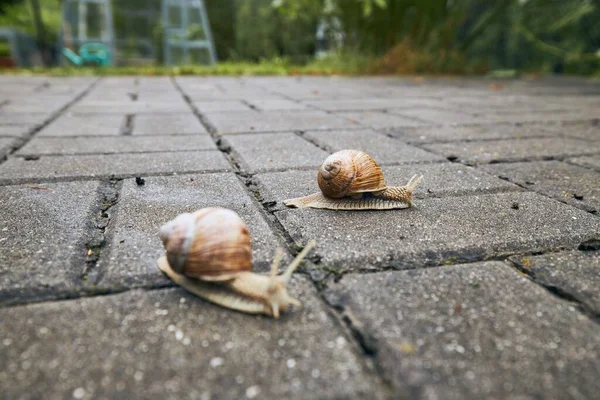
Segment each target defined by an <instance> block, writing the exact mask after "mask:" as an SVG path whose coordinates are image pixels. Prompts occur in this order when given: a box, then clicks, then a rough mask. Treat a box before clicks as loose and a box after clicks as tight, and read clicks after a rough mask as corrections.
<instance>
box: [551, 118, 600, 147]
mask: <svg viewBox="0 0 600 400" xmlns="http://www.w3.org/2000/svg"><path fill="white" fill-rule="evenodd" d="M544 129H547V130H549V131H552V132H556V133H558V134H561V135H565V136H569V137H574V138H578V139H585V140H590V141H593V142H598V141H600V120H598V119H596V120H591V121H581V122H580V121H578V122H575V123H558V124H547V125H546V126H545V127H544Z"/></svg>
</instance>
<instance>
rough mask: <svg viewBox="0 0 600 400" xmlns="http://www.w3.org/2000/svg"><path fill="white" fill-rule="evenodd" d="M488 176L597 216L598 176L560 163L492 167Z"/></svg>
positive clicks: (599, 181) (599, 208) (599, 189)
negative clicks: (501, 179)
mask: <svg viewBox="0 0 600 400" xmlns="http://www.w3.org/2000/svg"><path fill="white" fill-rule="evenodd" d="M482 168H483V169H484V170H486V171H488V172H489V173H491V174H493V175H496V176H502V177H505V178H508V179H509V180H510V181H512V182H516V183H518V184H519V185H522V186H524V187H527V188H528V189H530V190H534V191H536V192H538V193H541V194H545V195H547V196H551V197H553V198H555V199H557V200H559V201H562V202H565V203H568V204H570V205H572V206H575V207H578V208H581V209H583V210H586V211H592V212H600V173H598V172H594V171H591V170H589V169H586V168H582V167H578V166H575V165H570V164H567V163H564V162H560V161H537V162H529V163H508V164H493V165H486V166H483V167H482Z"/></svg>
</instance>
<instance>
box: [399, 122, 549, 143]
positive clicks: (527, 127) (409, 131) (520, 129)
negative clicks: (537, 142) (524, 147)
mask: <svg viewBox="0 0 600 400" xmlns="http://www.w3.org/2000/svg"><path fill="white" fill-rule="evenodd" d="M389 133H390V134H391V135H393V136H395V137H398V138H399V139H402V140H404V141H406V142H408V143H412V144H421V143H435V142H454V141H473V140H490V139H507V138H514V139H520V138H528V137H545V136H558V134H557V132H551V131H548V130H546V129H545V127H544V125H541V124H488V125H462V126H461V125H459V126H452V125H444V126H435V127H423V128H401V129H396V130H392V131H390V132H389Z"/></svg>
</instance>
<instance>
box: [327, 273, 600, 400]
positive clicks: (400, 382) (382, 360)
mask: <svg viewBox="0 0 600 400" xmlns="http://www.w3.org/2000/svg"><path fill="white" fill-rule="evenodd" d="M333 291H334V293H330V294H329V296H330V297H331V298H338V299H342V300H341V302H342V306H343V307H344V310H345V311H346V313H347V314H348V315H350V318H351V320H352V322H353V324H354V325H355V327H357V328H358V329H359V330H360V331H361V336H362V337H363V338H370V342H373V343H374V344H372V346H374V347H375V350H374V351H375V352H376V359H377V362H378V364H379V365H380V367H381V368H382V369H383V371H384V374H385V376H386V377H387V378H388V379H389V380H390V381H391V382H392V385H393V386H394V388H395V389H396V393H395V398H424V399H438V398H443V399H461V400H462V399H482V398H485V399H507V398H510V399H534V398H544V399H564V398H572V399H587V398H593V397H594V396H595V393H597V392H598V390H600V382H599V381H598V378H597V377H598V373H600V366H599V364H598V362H597V360H598V357H599V356H600V336H599V335H598V326H597V325H596V324H594V323H593V322H592V321H591V320H589V319H588V318H587V317H586V316H584V315H582V314H581V313H579V312H578V311H576V310H575V308H574V307H572V306H571V305H570V304H569V303H567V302H564V301H562V300H560V299H558V298H556V297H554V296H553V295H551V294H550V293H548V292H547V291H545V290H544V289H543V288H541V287H539V286H536V285H535V284H533V283H531V282H529V281H528V280H527V279H526V278H524V277H522V276H520V275H519V274H518V273H516V272H515V271H511V269H510V268H509V267H508V266H507V265H505V264H503V263H500V262H488V263H476V264H469V265H457V266H452V267H441V268H431V269H427V270H420V271H405V272H384V273H377V274H367V275H349V276H345V277H344V278H343V279H342V281H341V282H340V283H339V284H337V285H335V286H334V287H333Z"/></svg>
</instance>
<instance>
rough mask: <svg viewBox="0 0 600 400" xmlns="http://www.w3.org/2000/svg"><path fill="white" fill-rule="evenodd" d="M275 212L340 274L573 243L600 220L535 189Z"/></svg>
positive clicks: (587, 235) (584, 237)
mask: <svg viewBox="0 0 600 400" xmlns="http://www.w3.org/2000/svg"><path fill="white" fill-rule="evenodd" d="M515 205H516V206H517V208H516V209H515ZM276 216H277V218H278V219H279V220H280V222H281V224H282V225H283V226H284V228H285V229H286V230H287V231H288V233H289V234H290V236H291V237H292V239H294V240H297V241H301V242H302V243H304V242H305V241H307V240H309V239H315V240H316V241H317V248H316V250H315V252H316V253H318V254H319V255H320V256H321V257H322V259H321V262H322V263H323V264H324V265H327V266H332V267H335V269H336V270H338V271H340V270H350V269H372V268H374V267H377V268H379V267H393V268H414V267H422V266H424V265H439V264H443V263H456V262H466V261H472V260H481V259H487V258H490V257H497V256H499V255H503V254H510V253H517V252H525V251H526V252H537V251H548V250H550V249H556V248H574V247H577V245H578V244H579V243H581V242H582V241H585V240H589V239H592V238H594V237H595V236H597V234H598V233H597V232H598V230H599V229H600V219H599V218H597V217H595V216H593V215H591V214H589V213H587V212H585V211H582V210H578V209H576V208H574V207H570V206H568V205H565V204H562V203H559V202H557V201H555V200H551V199H548V198H546V197H543V196H540V195H538V194H535V193H495V194H486V195H476V196H460V197H444V198H439V199H438V198H434V199H423V200H420V201H418V202H416V206H415V207H414V208H412V209H406V210H395V211H369V212H363V211H347V212H336V211H330V210H313V209H303V210H297V209H287V210H284V211H278V212H276Z"/></svg>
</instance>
